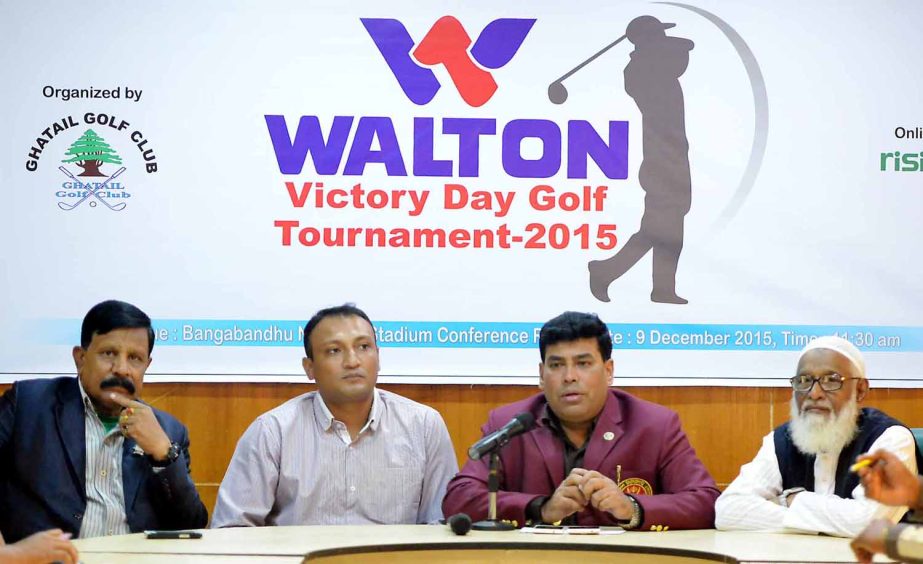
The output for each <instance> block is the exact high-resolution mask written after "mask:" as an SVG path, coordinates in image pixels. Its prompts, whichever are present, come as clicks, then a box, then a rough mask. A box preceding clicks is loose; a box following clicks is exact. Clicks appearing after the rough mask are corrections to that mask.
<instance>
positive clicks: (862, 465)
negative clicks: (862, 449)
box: [849, 458, 874, 472]
mask: <svg viewBox="0 0 923 564" xmlns="http://www.w3.org/2000/svg"><path fill="white" fill-rule="evenodd" d="M872 462H874V461H873V460H872V459H871V458H866V459H865V460H860V461H859V462H856V463H855V464H853V465H852V466H850V467H849V471H850V472H858V471H859V470H861V469H863V468H865V467H867V466H871V465H872Z"/></svg>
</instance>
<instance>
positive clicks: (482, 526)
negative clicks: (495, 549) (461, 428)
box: [471, 448, 516, 531]
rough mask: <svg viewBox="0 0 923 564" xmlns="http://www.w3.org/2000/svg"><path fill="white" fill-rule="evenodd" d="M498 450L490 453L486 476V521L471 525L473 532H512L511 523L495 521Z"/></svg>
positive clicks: (498, 475) (498, 471) (498, 465)
mask: <svg viewBox="0 0 923 564" xmlns="http://www.w3.org/2000/svg"><path fill="white" fill-rule="evenodd" d="M499 450H500V449H499V448H495V449H493V450H492V451H490V473H489V474H488V475H487V501H488V508H487V519H485V520H483V521H478V522H477V523H474V524H472V525H471V528H472V529H474V530H475V531H512V530H513V529H515V528H516V527H514V526H513V525H512V524H511V523H507V522H506V521H500V520H498V519H497V491H498V490H499V489H500V453H499V452H498V451H499Z"/></svg>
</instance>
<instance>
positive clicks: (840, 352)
mask: <svg viewBox="0 0 923 564" xmlns="http://www.w3.org/2000/svg"><path fill="white" fill-rule="evenodd" d="M790 381H791V384H792V389H793V394H792V402H791V420H790V421H789V422H788V423H786V424H784V425H782V426H780V427H778V428H776V429H775V430H774V431H772V432H771V433H769V434H768V435H766V436H765V437H764V438H763V445H762V447H761V448H760V450H759V452H758V453H757V455H756V458H754V459H753V460H752V461H751V462H750V463H748V464H744V465H743V466H742V467H741V468H740V475H738V476H737V478H735V479H734V481H733V482H732V483H731V485H729V486H728V488H727V489H726V490H725V491H724V493H722V494H721V497H719V498H718V501H717V502H716V503H715V526H716V527H717V528H718V529H721V530H761V531H772V532H798V533H806V532H810V533H825V534H828V535H836V536H843V537H852V536H855V535H856V534H857V533H859V532H860V531H861V530H862V529H863V528H864V527H865V526H866V525H868V523H869V522H871V521H872V520H873V519H888V520H889V521H891V522H897V521H898V520H900V518H901V517H902V516H903V515H904V513H906V511H907V507H889V506H886V505H882V504H880V503H878V502H876V501H873V500H870V499H867V498H866V496H865V490H864V489H863V487H862V484H861V483H860V481H859V476H858V475H857V474H855V473H854V472H850V470H849V467H850V466H851V465H852V464H853V462H855V459H856V457H857V456H858V455H860V454H863V453H866V452H873V451H876V450H879V449H883V450H887V451H890V452H892V453H894V455H895V456H897V458H898V459H900V461H901V462H902V463H903V464H905V465H906V466H907V468H908V469H909V470H910V471H911V472H913V473H914V474H915V473H916V472H917V468H918V465H921V463H923V461H921V459H920V455H919V453H918V452H917V449H916V444H915V442H914V439H913V434H912V433H911V432H910V430H909V429H908V428H907V427H906V426H904V424H903V423H901V422H900V421H897V420H896V419H893V418H891V417H889V416H888V415H886V414H884V413H882V412H881V411H879V410H877V409H874V408H870V407H865V408H861V409H860V408H859V404H861V403H862V401H863V400H864V399H865V397H866V396H867V395H868V391H869V382H868V379H867V378H866V375H865V362H864V361H863V359H862V354H861V353H860V352H859V349H857V348H856V347H855V346H853V345H852V344H851V343H850V342H849V341H847V340H845V339H842V338H840V337H835V336H831V337H820V338H817V339H815V340H813V341H811V342H810V343H809V344H808V345H807V346H806V347H805V348H804V350H802V351H801V357H800V358H799V360H798V370H797V372H796V373H795V376H794V377H793V378H791V380H790Z"/></svg>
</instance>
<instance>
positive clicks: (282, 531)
mask: <svg viewBox="0 0 923 564" xmlns="http://www.w3.org/2000/svg"><path fill="white" fill-rule="evenodd" d="M201 532H202V538H201V539H166V540H153V539H147V538H145V537H144V535H143V534H142V533H138V534H131V535H120V536H113V537H98V538H91V539H79V540H77V541H75V544H76V545H77V548H78V549H79V550H80V557H81V561H82V562H84V563H86V564H101V563H111V564H121V563H129V562H130V563H133V564H134V563H137V564H167V563H169V564H213V563H214V564H217V563H219V562H228V563H230V564H237V563H239V564H243V563H245V562H246V563H254V564H296V563H300V562H312V563H313V562H316V563H318V564H345V563H347V562H348V563H354V564H366V563H376V564H377V563H383V562H409V563H426V564H435V563H437V562H438V563H441V562H449V563H462V562H478V563H483V562H535V563H540V564H545V563H547V564H551V563H555V562H570V563H573V562H579V564H593V563H596V562H615V561H616V560H618V561H621V562H630V563H635V562H638V563H641V564H647V563H651V564H653V563H659V562H665V563H701V562H728V563H737V562H741V563H758V562H855V558H854V556H853V554H852V551H851V550H850V549H849V539H842V538H834V537H826V536H817V535H799V534H779V533H751V532H723V531H715V530H699V531H663V532H625V533H621V534H600V535H583V534H534V533H523V532H520V531H506V532H493V531H490V532H488V531H471V532H469V533H468V534H467V535H465V536H457V535H455V534H453V533H452V531H450V530H449V529H448V527H446V526H445V525H441V526H440V525H360V526H311V527H262V528H237V529H216V530H213V529H207V530H202V531H201ZM607 532H610V531H607ZM876 561H881V562H888V561H889V560H887V559H885V558H881V557H878V558H877V560H876Z"/></svg>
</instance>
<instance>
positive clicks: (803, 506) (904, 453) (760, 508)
mask: <svg viewBox="0 0 923 564" xmlns="http://www.w3.org/2000/svg"><path fill="white" fill-rule="evenodd" d="M879 449H884V450H889V451H891V452H893V453H894V454H895V455H897V457H898V458H899V459H900V460H901V461H902V462H903V463H904V464H905V465H906V466H907V468H908V469H909V470H910V471H911V472H913V473H914V474H916V473H917V461H916V455H915V452H916V443H915V442H914V439H913V435H912V434H911V433H910V431H909V430H908V429H906V428H905V427H901V426H893V427H888V428H887V429H885V431H884V432H883V433H882V434H881V435H880V436H879V437H878V438H877V439H876V440H875V442H873V443H872V446H871V448H869V452H874V451H876V450H879ZM839 457H840V453H839V451H838V452H835V453H823V454H819V455H817V457H816V459H815V461H814V491H813V492H809V491H803V492H801V493H799V494H797V495H796V496H795V498H794V500H793V502H792V504H791V506H790V507H783V506H782V505H780V504H779V502H778V501H777V498H778V497H779V494H781V493H782V475H781V473H780V472H779V462H778V460H777V459H776V448H775V443H774V441H773V433H772V432H770V433H769V434H768V435H766V436H765V437H763V446H762V447H760V450H759V452H758V453H757V454H756V458H754V459H753V460H752V461H751V462H749V463H747V464H744V465H743V466H741V468H740V475H738V476H737V478H735V479H734V481H733V482H731V485H729V486H728V487H727V489H726V490H724V493H722V494H721V496H720V497H719V498H718V501H717V502H715V527H716V528H718V529H720V530H724V531H746V530H750V531H752V530H762V531H767V532H800V533H825V534H828V535H835V536H839V537H853V536H856V535H857V534H858V533H859V532H860V531H862V529H864V528H865V526H866V525H868V524H869V522H871V521H872V520H873V519H888V520H890V521H891V522H892V523H896V522H897V521H899V520H900V518H901V517H902V516H903V515H904V513H906V512H907V508H906V507H891V506H888V505H882V504H880V503H878V502H875V501H872V500H870V499H866V497H865V489H864V488H863V487H862V484H861V483H860V484H859V485H858V486H856V488H855V489H854V490H853V491H852V499H844V498H841V497H839V496H837V495H835V494H834V493H833V492H834V487H835V485H836V484H835V479H836V467H837V461H838V459H839Z"/></svg>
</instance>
